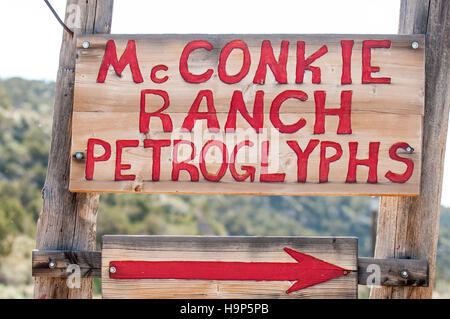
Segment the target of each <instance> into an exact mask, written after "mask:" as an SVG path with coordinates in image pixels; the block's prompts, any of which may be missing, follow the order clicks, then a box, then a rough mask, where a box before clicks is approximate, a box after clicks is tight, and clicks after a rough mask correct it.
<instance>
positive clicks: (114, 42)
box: [70, 35, 424, 195]
mask: <svg viewBox="0 0 450 319" xmlns="http://www.w3.org/2000/svg"><path fill="white" fill-rule="evenodd" d="M423 106H424V37H423V36H420V35H414V36H406V35H333V36H330V35H96V36H84V37H80V38H79V39H78V48H77V63H76V80H75V96H74V108H73V128H72V134H73V135H72V154H73V155H74V156H73V159H72V164H71V173H70V190H71V191H74V192H144V193H206V194H213V193H226V194H327V195H353V194H357V195H418V194H419V185H420V170H421V150H422V120H423V114H424V109H423Z"/></svg>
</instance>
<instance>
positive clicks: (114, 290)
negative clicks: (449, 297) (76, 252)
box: [102, 236, 358, 298]
mask: <svg viewBox="0 0 450 319" xmlns="http://www.w3.org/2000/svg"><path fill="white" fill-rule="evenodd" d="M357 242H358V240H357V238H343V237H326V238H320V237H234V236H231V237H208V236H103V241H102V293H103V298H356V297H357V277H358V276H357ZM284 247H289V248H291V249H294V250H297V251H300V252H303V253H306V254H310V255H312V256H313V257H316V258H319V259H322V260H324V261H327V262H330V263H332V264H335V265H337V266H340V267H342V268H345V269H348V270H351V273H350V274H348V275H346V276H342V277H339V278H336V279H333V280H330V281H328V282H325V283H321V284H318V285H316V286H312V287H309V288H306V289H303V290H300V291H296V292H293V293H290V294H286V293H285V291H286V290H287V289H288V288H289V287H290V286H291V285H292V283H293V282H289V281H223V280H222V281H218V280H170V279H157V280H156V279H134V280H129V279H120V280H117V279H110V278H109V263H110V262H111V261H120V260H128V261H131V260H141V261H142V260H145V261H171V260H173V261H179V260H194V261H227V262H232V261H241V262H293V259H292V258H291V257H290V256H289V255H288V254H286V253H285V252H284V251H283V248H284Z"/></svg>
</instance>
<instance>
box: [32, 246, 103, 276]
mask: <svg viewBox="0 0 450 319" xmlns="http://www.w3.org/2000/svg"><path fill="white" fill-rule="evenodd" d="M71 264H76V265H78V266H79V267H80V275H81V277H82V278H100V277H101V276H102V275H101V265H102V253H101V251H64V250H33V254H32V275H33V277H56V278H67V277H68V276H69V275H70V274H71V272H70V268H68V266H69V265H71ZM72 271H73V270H72Z"/></svg>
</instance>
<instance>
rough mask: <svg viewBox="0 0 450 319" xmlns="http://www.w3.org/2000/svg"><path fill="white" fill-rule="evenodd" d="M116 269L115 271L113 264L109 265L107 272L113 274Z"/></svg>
mask: <svg viewBox="0 0 450 319" xmlns="http://www.w3.org/2000/svg"><path fill="white" fill-rule="evenodd" d="M116 271H117V269H116V267H114V266H111V267H109V272H110V273H111V274H115V273H116Z"/></svg>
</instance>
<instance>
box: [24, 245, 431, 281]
mask: <svg viewBox="0 0 450 319" xmlns="http://www.w3.org/2000/svg"><path fill="white" fill-rule="evenodd" d="M132 247H133V246H132V245H131V246H126V248H127V249H131V248H132ZM101 258H102V257H101V252H100V251H56V250H53V251H48V250H35V251H33V255H32V275H33V276H35V277H59V278H66V277H67V276H68V275H69V273H68V272H66V268H67V265H69V264H77V265H79V266H80V269H81V276H82V277H83V278H84V277H90V278H100V277H101ZM50 261H55V262H56V267H55V268H53V269H52V268H49V263H50ZM370 265H378V266H379V267H380V285H381V286H427V285H428V263H427V262H426V260H417V259H375V258H369V257H358V284H359V285H368V284H369V285H372V284H373V282H371V281H370V282H368V280H367V279H368V276H369V275H370V274H372V273H373V269H372V268H370V267H369V266H370ZM368 267H369V269H368ZM402 270H407V271H408V273H409V276H408V278H407V279H405V278H403V277H402V276H401V273H400V272H401V271H402Z"/></svg>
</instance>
